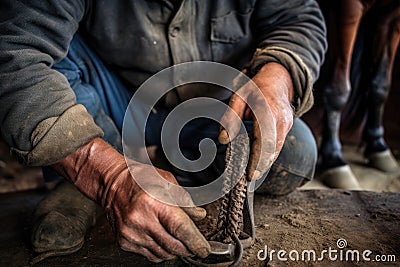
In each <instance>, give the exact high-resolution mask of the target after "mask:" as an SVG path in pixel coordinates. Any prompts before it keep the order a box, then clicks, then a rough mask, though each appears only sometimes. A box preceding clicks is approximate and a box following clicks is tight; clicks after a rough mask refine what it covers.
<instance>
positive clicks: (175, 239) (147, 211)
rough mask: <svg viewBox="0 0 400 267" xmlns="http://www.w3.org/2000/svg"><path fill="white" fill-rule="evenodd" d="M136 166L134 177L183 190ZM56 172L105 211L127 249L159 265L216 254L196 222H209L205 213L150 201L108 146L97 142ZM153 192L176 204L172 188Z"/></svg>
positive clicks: (157, 188) (171, 178)
mask: <svg viewBox="0 0 400 267" xmlns="http://www.w3.org/2000/svg"><path fill="white" fill-rule="evenodd" d="M132 164H133V165H132V166H130V167H131V171H132V173H134V175H142V176H143V175H147V177H148V178H149V181H151V180H153V178H156V179H158V177H149V176H152V175H153V176H155V175H156V174H155V173H157V172H158V174H160V175H161V176H162V177H163V178H164V179H166V180H168V181H169V182H171V183H174V184H177V182H176V180H175V178H174V176H173V175H172V174H171V173H169V172H167V171H163V170H160V169H157V172H154V169H153V167H152V166H149V165H145V164H140V163H137V162H134V163H132ZM53 167H54V168H55V169H56V170H57V171H59V172H60V173H62V174H64V176H66V177H68V178H69V179H70V180H71V181H72V182H73V183H74V184H75V185H76V186H77V187H78V188H79V189H80V190H81V191H82V192H83V193H84V194H86V195H87V196H88V197H90V198H91V199H94V200H95V201H97V202H98V203H100V204H101V205H102V207H103V208H104V209H105V211H106V214H107V218H108V220H109V221H110V223H111V225H112V227H113V228H114V230H115V232H116V235H117V239H118V242H119V244H120V246H121V247H122V249H124V250H127V251H132V252H135V253H138V254H141V255H143V256H145V257H147V258H148V259H149V260H150V261H153V262H161V261H163V260H169V259H173V258H174V257H176V256H191V255H196V256H199V257H202V258H204V257H206V256H208V254H209V253H210V246H209V244H208V242H207V241H206V239H205V238H204V236H203V235H202V234H201V233H200V232H199V230H198V229H197V227H196V226H195V224H194V223H193V221H192V220H191V218H192V219H193V220H198V219H202V218H204V217H205V215H206V213H205V210H204V209H201V208H195V207H193V208H184V209H185V211H184V210H183V209H181V208H179V207H177V206H172V205H169V204H165V203H162V202H160V201H158V200H156V199H155V198H153V197H151V196H150V195H148V194H147V193H146V192H144V191H143V190H142V189H141V188H140V187H139V186H138V185H137V184H136V182H135V181H134V179H133V178H132V176H131V172H129V170H128V167H127V165H126V163H125V159H124V157H123V156H122V155H121V154H119V153H118V152H117V151H116V150H114V149H113V148H112V147H111V146H109V145H108V144H106V143H105V142H104V141H103V140H101V139H99V138H97V139H95V140H93V141H91V142H90V143H88V144H86V145H85V146H83V147H81V148H79V149H78V150H77V151H75V152H74V153H73V154H71V155H70V156H68V157H67V158H65V159H63V160H62V161H60V162H58V163H56V164H55V165H53ZM150 187H151V185H150ZM151 191H154V192H158V193H160V194H163V195H164V197H166V198H168V197H169V198H171V203H173V201H172V200H173V198H172V196H171V195H170V194H169V192H168V190H167V189H166V188H162V187H161V186H160V185H154V186H153V187H152V188H151ZM174 197H176V196H174ZM181 197H185V198H186V197H188V196H181ZM188 201H191V200H188ZM189 216H190V217H189Z"/></svg>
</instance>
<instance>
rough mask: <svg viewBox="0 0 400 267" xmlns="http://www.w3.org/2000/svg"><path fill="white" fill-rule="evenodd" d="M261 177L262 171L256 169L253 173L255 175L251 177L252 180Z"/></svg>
mask: <svg viewBox="0 0 400 267" xmlns="http://www.w3.org/2000/svg"><path fill="white" fill-rule="evenodd" d="M260 178H261V172H260V171H258V170H255V171H254V173H253V176H252V177H251V179H252V180H257V179H260Z"/></svg>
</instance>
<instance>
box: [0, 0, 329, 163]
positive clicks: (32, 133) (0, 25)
mask: <svg viewBox="0 0 400 267" xmlns="http://www.w3.org/2000/svg"><path fill="white" fill-rule="evenodd" d="M78 30H79V32H80V34H81V35H82V36H83V37H84V39H85V40H86V42H87V43H88V45H89V46H90V47H91V48H92V49H94V50H95V51H96V52H97V54H98V55H99V57H100V58H101V59H102V60H103V61H104V62H105V63H106V64H107V65H108V67H110V68H111V69H112V70H113V71H115V72H116V73H117V75H118V76H119V77H120V78H121V80H122V81H123V82H124V83H125V84H126V85H127V87H128V88H131V89H132V91H133V92H134V91H135V90H136V89H137V88H138V86H139V85H140V84H141V83H142V82H143V81H145V80H146V79H147V78H149V77H150V76H151V75H153V74H155V73H156V72H158V71H160V70H162V69H163V68H166V67H169V66H171V65H174V64H178V63H182V62H188V61H196V60H207V61H215V62H221V63H225V64H227V65H230V66H232V67H234V68H237V69H239V70H240V69H242V68H244V67H245V66H247V68H248V70H249V73H256V72H257V70H258V69H259V68H260V66H262V65H263V64H265V63H268V62H278V63H280V64H282V65H283V66H285V67H286V69H287V70H288V71H289V73H290V74H291V76H292V80H293V83H294V87H295V90H296V96H295V100H294V103H293V105H294V107H295V109H296V115H297V116H300V115H301V114H303V113H304V112H305V111H307V110H308V109H309V108H310V107H311V105H312V103H313V97H312V81H313V80H315V79H316V77H317V76H318V70H319V67H320V65H321V62H322V61H323V56H324V52H325V49H326V42H325V26H324V21H323V18H322V15H321V13H320V10H319V7H318V5H317V4H316V2H315V1H313V0H257V1H256V0H249V1H240V0H218V1H217V0H183V1H182V3H181V4H180V5H179V6H176V7H174V5H173V4H172V2H170V1H167V0H146V1H145V0H52V1H51V0H1V1H0V38H1V39H0V122H1V125H0V129H1V133H2V135H3V137H4V139H5V140H6V141H7V143H8V144H9V145H10V146H11V148H12V150H13V151H14V152H15V153H16V154H17V155H19V156H20V158H21V159H22V160H23V161H24V162H25V163H26V164H28V165H44V164H50V163H53V162H55V161H57V160H59V159H61V158H63V157H65V156H66V155H68V154H69V153H71V152H72V151H74V150H75V149H77V148H78V147H79V146H81V145H83V144H84V143H86V142H88V141H89V140H91V139H93V138H94V137H96V136H101V134H102V132H101V130H100V129H99V128H98V127H97V126H96V125H95V124H94V122H93V120H92V118H91V117H90V115H88V114H87V112H86V110H85V109H84V108H83V107H82V106H80V105H77V104H76V102H75V95H74V93H73V91H72V89H71V88H70V86H69V84H68V82H67V81H66V79H65V77H64V76H62V75H61V74H60V73H58V72H56V71H54V70H52V69H51V67H52V66H53V65H54V64H55V63H57V62H59V61H60V60H61V59H62V58H63V57H65V55H66V53H67V51H68V45H69V43H70V41H71V39H72V37H73V35H74V34H75V33H76V32H77V31H78ZM180 93H181V94H182V99H187V98H191V97H193V96H199V95H202V92H196V91H190V90H186V91H185V90H183V91H182V92H180ZM211 95H212V93H211ZM216 95H218V93H217V92H216ZM217 98H218V97H217ZM179 99H181V98H179ZM171 102H174V100H173V99H172V100H171ZM69 137H71V138H69ZM57 147H58V148H60V147H63V149H62V150H60V149H57Z"/></svg>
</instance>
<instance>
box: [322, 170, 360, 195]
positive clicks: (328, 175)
mask: <svg viewBox="0 0 400 267" xmlns="http://www.w3.org/2000/svg"><path fill="white" fill-rule="evenodd" d="M321 181H322V182H323V183H324V184H325V185H327V186H329V187H330V188H340V189H348V190H361V189H362V188H361V186H360V184H359V182H358V180H357V178H356V176H355V175H354V174H353V172H352V171H351V169H350V166H349V165H344V166H340V167H335V168H332V169H328V170H326V171H324V172H323V174H322V176H321Z"/></svg>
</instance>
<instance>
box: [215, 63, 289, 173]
mask: <svg viewBox="0 0 400 267" xmlns="http://www.w3.org/2000/svg"><path fill="white" fill-rule="evenodd" d="M252 81H253V82H254V84H255V85H257V86H254V84H253V83H252V82H248V83H246V84H245V85H244V86H242V87H241V88H239V89H238V90H237V91H236V92H235V94H234V95H232V97H231V100H230V103H229V106H230V108H231V109H228V110H227V112H226V113H225V114H224V116H223V117H222V119H221V124H222V125H228V126H227V127H226V128H227V129H221V132H220V135H219V141H220V142H221V143H222V144H227V143H229V142H230V138H234V137H235V136H236V134H237V133H238V131H239V129H240V125H239V124H238V120H235V117H236V116H239V118H240V119H242V120H252V121H253V122H254V127H253V144H252V147H251V154H250V160H249V165H248V174H249V175H248V177H249V178H250V179H259V178H261V176H262V175H263V174H264V173H265V172H266V171H267V170H268V169H269V168H270V167H271V165H272V163H273V162H274V161H275V160H276V158H277V157H278V155H279V153H280V151H281V149H282V147H283V144H284V142H285V138H286V135H287V134H288V132H289V130H290V128H291V127H292V125H293V108H292V106H291V101H292V99H293V94H294V91H293V85H292V80H291V77H290V74H289V73H288V71H287V70H286V69H285V68H284V67H283V66H281V65H280V64H277V63H268V64H266V65H264V66H263V67H262V68H261V69H260V71H259V72H258V73H257V74H256V75H255V76H254V77H253V79H252ZM235 113H236V114H235ZM228 132H229V133H231V137H230V136H228Z"/></svg>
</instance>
